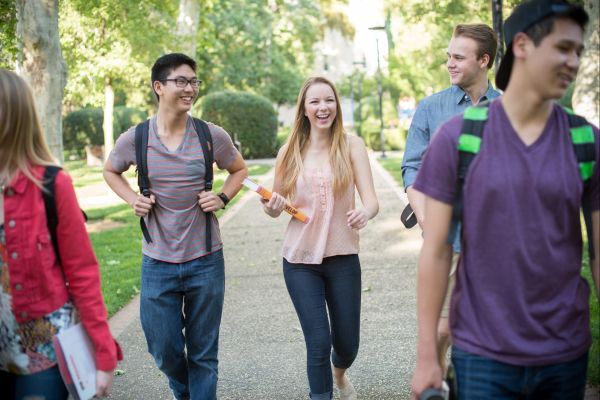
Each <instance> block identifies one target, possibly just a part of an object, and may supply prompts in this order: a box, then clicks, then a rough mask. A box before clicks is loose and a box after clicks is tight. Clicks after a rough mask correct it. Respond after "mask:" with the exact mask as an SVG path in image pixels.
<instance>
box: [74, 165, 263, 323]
mask: <svg viewBox="0 0 600 400" xmlns="http://www.w3.org/2000/svg"><path fill="white" fill-rule="evenodd" d="M248 169H249V175H250V176H258V175H262V174H265V173H266V172H268V171H269V170H270V169H271V167H270V166H269V165H252V166H249V168H248ZM81 170H82V172H83V173H82V175H84V176H86V177H88V182H96V181H97V182H101V178H100V180H98V179H97V177H96V176H95V175H99V174H100V173H101V171H100V170H99V169H98V170H97V171H95V169H91V170H88V171H83V170H85V167H82V168H81ZM69 172H70V173H71V175H72V176H73V178H74V180H75V181H76V179H77V178H75V176H74V174H73V172H72V170H69ZM226 176H227V175H226V172H222V171H219V172H216V173H215V181H214V188H213V190H214V191H215V192H219V191H220V190H221V187H222V186H223V182H224V180H225V178H226ZM246 190H247V189H246V188H242V190H241V191H240V193H239V194H238V195H237V196H236V197H234V198H233V199H232V200H231V202H230V203H229V205H228V206H227V209H229V208H230V207H231V206H232V205H233V204H235V203H236V202H237V200H238V199H239V198H240V197H241V195H242V194H243V193H245V192H246ZM85 211H86V213H87V215H88V220H89V222H91V223H93V222H95V221H102V220H109V221H115V222H120V223H122V224H123V225H121V226H119V227H117V228H112V229H107V230H103V231H101V232H93V233H91V234H90V238H91V240H92V245H93V247H94V251H95V252H96V257H97V258H98V262H99V263H100V272H101V274H102V294H103V296H104V301H105V302H106V307H107V309H108V314H109V315H113V314H114V313H115V312H117V311H118V310H119V309H121V308H122V307H123V306H124V305H125V304H127V302H129V301H130V300H131V299H132V298H133V297H134V296H135V295H136V294H137V293H138V292H139V289H140V265H141V240H142V233H141V230H140V222H139V218H137V217H135V216H134V215H133V212H132V210H131V207H129V206H128V205H126V204H121V205H113V206H109V207H103V208H92V209H87V210H85ZM224 212H227V210H220V211H219V212H217V216H221V215H222V214H223V213H224Z"/></svg>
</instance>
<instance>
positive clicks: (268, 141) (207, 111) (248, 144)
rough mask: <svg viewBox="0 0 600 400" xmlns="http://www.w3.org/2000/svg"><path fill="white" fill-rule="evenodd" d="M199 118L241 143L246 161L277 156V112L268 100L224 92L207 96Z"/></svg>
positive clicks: (248, 94) (201, 105)
mask: <svg viewBox="0 0 600 400" xmlns="http://www.w3.org/2000/svg"><path fill="white" fill-rule="evenodd" d="M200 115H202V119H204V120H205V121H210V122H212V123H214V124H216V125H219V126H221V127H223V129H225V130H226V131H227V132H228V133H229V134H230V135H231V136H232V139H234V138H235V139H237V140H238V141H240V142H241V147H242V149H241V150H242V155H243V156H244V158H262V157H272V156H274V155H275V154H276V152H277V112H276V111H275V109H274V108H273V105H272V104H271V103H270V102H269V100H267V99H266V98H265V97H262V96H259V95H255V94H251V93H244V92H232V91H222V92H215V93H211V94H209V95H207V96H206V97H204V98H203V99H202V102H201V103H200Z"/></svg>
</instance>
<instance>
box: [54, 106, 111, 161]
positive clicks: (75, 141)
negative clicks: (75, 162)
mask: <svg viewBox="0 0 600 400" xmlns="http://www.w3.org/2000/svg"><path fill="white" fill-rule="evenodd" d="M102 119H103V114H102V109H101V108H91V107H86V108H82V109H79V110H76V111H73V112H71V113H69V114H67V116H66V117H65V118H63V145H64V149H65V151H67V152H69V153H76V154H78V155H79V156H83V155H84V154H85V153H84V148H85V146H86V145H102V144H104V132H103V130H102Z"/></svg>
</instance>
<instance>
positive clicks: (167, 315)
mask: <svg viewBox="0 0 600 400" xmlns="http://www.w3.org/2000/svg"><path fill="white" fill-rule="evenodd" d="M224 293H225V266H224V262H223V252H222V250H219V251H216V252H214V253H211V254H208V255H206V256H204V257H200V258H197V259H195V260H192V261H188V262H185V263H180V264H174V263H168V262H163V261H159V260H155V259H153V258H150V257H148V256H144V257H143V260H142V290H141V296H140V297H141V298H140V319H141V322H142V328H143V330H144V334H145V335H146V342H147V343H148V351H149V352H150V354H152V356H153V357H154V360H155V362H156V365H157V366H158V368H159V369H160V370H161V371H162V372H163V373H164V374H165V375H166V376H167V378H168V379H169V386H170V387H171V389H172V390H173V394H174V395H175V397H176V398H177V399H178V400H187V399H192V400H213V399H216V398H217V373H218V365H217V364H218V361H217V351H218V343H219V327H220V325H221V314H222V311H223V296H224ZM183 331H185V334H184V333H183Z"/></svg>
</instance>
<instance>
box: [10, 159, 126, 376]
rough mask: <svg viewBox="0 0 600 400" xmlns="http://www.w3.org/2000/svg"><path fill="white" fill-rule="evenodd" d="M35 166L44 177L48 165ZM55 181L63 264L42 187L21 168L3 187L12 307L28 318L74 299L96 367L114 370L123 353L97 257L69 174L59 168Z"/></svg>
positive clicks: (22, 318) (23, 318) (23, 319)
mask: <svg viewBox="0 0 600 400" xmlns="http://www.w3.org/2000/svg"><path fill="white" fill-rule="evenodd" d="M32 171H33V172H34V176H36V177H39V178H40V180H41V177H42V176H43V173H44V168H43V167H35V168H33V170H32ZM55 185H56V186H55V192H56V208H57V213H58V226H57V237H58V247H59V252H60V259H61V260H62V265H60V264H59V263H58V261H57V258H56V256H55V253H54V248H53V247H52V241H51V239H50V234H49V232H48V227H47V223H46V213H45V209H44V201H43V199H42V192H41V189H40V188H39V187H38V186H36V185H35V184H34V183H33V182H32V181H31V180H30V179H28V178H27V177H26V176H25V175H24V174H23V173H22V172H19V174H18V175H17V176H16V177H15V178H14V179H13V180H12V181H11V182H10V184H9V185H8V186H7V187H6V188H5V189H4V192H3V195H4V231H5V236H6V250H7V254H8V260H7V261H8V270H9V276H10V287H11V293H12V309H13V312H14V314H15V317H16V319H17V321H18V322H19V323H24V322H27V321H30V320H33V319H36V318H40V317H42V316H44V315H46V314H49V313H51V312H52V311H54V310H56V309H58V308H60V307H61V306H62V305H63V304H64V303H65V302H67V300H68V299H69V298H70V299H71V300H72V301H73V304H74V305H75V307H76V308H77V310H78V311H79V316H80V318H81V322H82V323H83V326H84V327H85V330H86V331H87V333H88V335H89V336H90V338H91V340H92V343H93V344H94V347H95V349H96V368H98V369H100V370H103V371H110V370H112V369H114V368H115V367H116V365H117V360H122V359H123V355H122V352H121V348H120V347H119V344H118V343H117V342H116V341H115V340H114V339H113V337H112V334H111V332H110V329H109V327H108V322H107V313H106V307H105V306H104V301H103V299H102V293H101V292H100V270H99V265H98V261H97V260H96V256H95V255H94V251H93V249H92V245H91V242H90V239H89V237H88V234H87V231H86V229H85V223H84V220H83V216H82V214H81V210H80V209H79V205H78V203H77V198H76V196H75V190H74V189H73V185H72V183H71V179H70V177H69V176H68V175H67V174H66V173H65V172H63V171H60V172H59V173H58V175H57V176H56V183H55Z"/></svg>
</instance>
